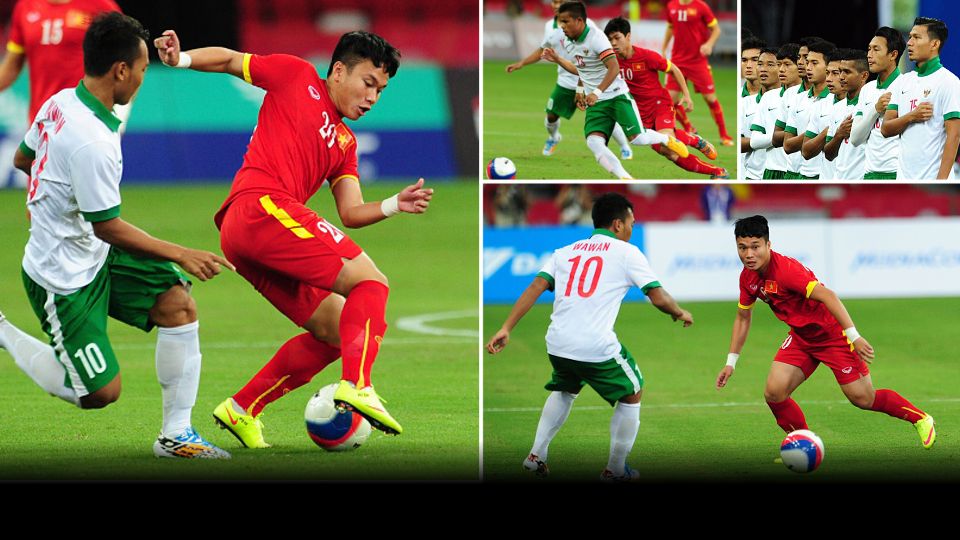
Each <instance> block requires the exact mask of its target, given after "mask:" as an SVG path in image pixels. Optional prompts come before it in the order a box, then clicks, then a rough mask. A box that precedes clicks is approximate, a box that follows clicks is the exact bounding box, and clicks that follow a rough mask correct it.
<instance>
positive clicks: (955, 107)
mask: <svg viewBox="0 0 960 540" xmlns="http://www.w3.org/2000/svg"><path fill="white" fill-rule="evenodd" d="M940 99H941V100H942V101H941V103H942V105H943V109H942V110H943V121H944V122H946V121H947V120H951V119H954V118H960V80H958V79H957V78H956V77H954V78H953V79H952V80H951V81H950V83H949V86H948V87H947V88H944V89H943V90H942V91H941V92H940Z"/></svg>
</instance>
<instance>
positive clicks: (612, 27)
mask: <svg viewBox="0 0 960 540" xmlns="http://www.w3.org/2000/svg"><path fill="white" fill-rule="evenodd" d="M614 32H620V33H621V34H623V35H627V34H629V33H630V21H628V20H626V19H624V18H623V17H615V18H613V19H610V22H608V23H607V26H605V27H604V28H603V33H604V34H606V35H608V36H609V35H610V34H612V33H614Z"/></svg>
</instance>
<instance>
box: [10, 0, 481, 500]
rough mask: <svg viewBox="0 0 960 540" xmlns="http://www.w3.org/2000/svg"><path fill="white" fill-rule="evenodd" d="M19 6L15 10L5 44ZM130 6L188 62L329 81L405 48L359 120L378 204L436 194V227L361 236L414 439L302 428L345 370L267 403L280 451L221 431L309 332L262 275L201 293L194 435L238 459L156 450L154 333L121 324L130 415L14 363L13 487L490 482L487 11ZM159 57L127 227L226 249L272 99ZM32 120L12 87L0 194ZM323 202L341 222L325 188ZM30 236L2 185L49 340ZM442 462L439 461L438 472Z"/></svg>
mask: <svg viewBox="0 0 960 540" xmlns="http://www.w3.org/2000/svg"><path fill="white" fill-rule="evenodd" d="M13 4H14V2H12V1H10V0H0V28H2V30H0V32H2V35H3V38H4V39H6V37H7V35H8V32H9V30H8V28H7V23H8V18H9V15H10V12H11V10H12V7H13ZM119 4H120V6H121V7H122V8H123V9H124V10H125V11H126V12H127V13H128V14H131V15H133V16H135V17H137V18H139V19H140V20H141V21H142V22H143V23H144V25H145V26H146V27H148V28H149V30H150V31H151V34H152V35H153V36H156V35H159V34H160V33H162V32H163V30H165V29H167V28H174V29H176V30H177V31H178V33H179V34H180V36H181V39H182V43H183V45H184V48H187V49H189V48H194V47H199V46H205V45H224V46H228V47H234V48H238V49H240V50H245V51H250V52H255V53H270V52H285V53H292V54H296V55H301V56H303V57H305V58H308V59H311V60H312V61H313V62H314V63H315V64H316V65H317V68H318V70H320V72H321V74H325V73H326V62H327V61H328V59H329V55H330V54H331V52H332V49H333V46H334V45H335V43H336V41H337V38H338V37H339V36H340V35H341V34H342V33H343V32H345V31H349V30H353V29H357V28H361V29H367V30H370V31H373V32H377V33H380V34H382V35H384V36H385V37H386V38H387V39H388V41H390V42H391V43H392V44H393V45H395V46H396V47H398V48H399V49H400V51H401V53H402V55H403V58H402V62H401V67H400V70H399V71H398V74H397V76H396V77H395V78H394V79H393V80H391V81H390V85H389V88H388V89H387V90H386V91H385V92H384V94H383V97H382V99H381V100H380V101H379V102H378V104H377V106H376V107H374V109H373V110H372V111H371V112H370V113H369V114H368V115H367V116H365V117H364V119H363V120H361V121H359V122H356V123H354V124H351V128H352V129H354V130H355V131H356V133H357V135H358V142H359V147H360V152H361V158H360V167H361V176H362V181H363V184H364V197H365V198H366V200H380V199H383V198H386V197H389V196H390V195H392V194H393V193H396V192H397V191H398V190H399V189H401V188H402V187H403V186H405V185H408V184H410V183H413V182H414V181H416V178H417V177H419V176H424V177H425V178H426V180H427V185H428V186H432V187H434V188H436V194H435V196H434V200H433V203H432V205H431V207H430V211H429V212H428V213H427V214H425V215H423V216H409V215H401V216H397V217H395V218H393V219H391V220H388V221H386V222H384V223H380V224H377V225H376V226H373V227H368V228H365V229H359V230H349V231H347V232H348V234H350V236H351V237H352V238H354V239H355V240H356V241H357V243H358V244H359V245H360V246H362V247H363V248H364V250H365V251H366V252H367V253H369V254H370V256H371V257H372V258H373V259H374V260H375V261H376V263H377V265H378V267H379V268H380V269H381V270H382V271H383V272H384V274H386V275H387V276H388V277H389V279H390V284H391V295H390V301H389V304H388V308H387V322H388V325H389V328H390V329H389V331H388V333H387V334H386V336H385V339H384V342H383V344H382V349H381V354H380V356H379V358H378V362H377V366H376V368H375V369H374V377H375V378H376V381H377V389H378V391H379V392H380V393H381V395H383V396H384V397H385V398H386V399H388V400H389V401H390V410H391V412H392V413H393V414H394V415H395V416H396V417H397V418H398V419H399V420H400V421H401V422H403V424H404V427H405V432H404V434H403V435H402V436H401V437H397V438H387V437H386V436H383V435H382V434H379V433H375V434H374V435H373V436H371V438H370V440H369V441H368V442H367V443H366V445H365V446H364V447H363V448H361V449H360V450H358V451H356V452H348V453H345V454H329V453H326V452H323V451H321V450H320V449H318V448H317V447H316V446H314V445H313V443H312V442H311V441H310V439H309V438H308V437H307V435H306V433H305V430H304V426H303V408H304V406H305V404H306V402H307V400H308V398H309V396H310V395H311V394H312V393H313V392H314V391H315V390H316V389H317V388H319V387H320V386H322V385H325V384H329V383H332V382H335V381H336V380H337V379H338V378H339V375H340V367H339V364H334V365H333V366H331V367H330V368H328V369H327V370H325V371H324V372H323V373H321V374H320V375H318V376H317V377H315V378H314V380H313V381H312V382H311V383H310V384H307V385H305V386H304V387H302V388H300V389H297V390H296V391H294V392H293V394H292V395H290V396H286V397H285V398H284V399H281V400H279V401H278V402H276V403H274V404H272V405H271V406H270V407H269V408H268V409H267V411H266V414H265V417H266V420H265V424H266V431H265V436H266V439H267V441H268V442H270V443H272V444H273V445H274V448H273V449H271V450H268V451H265V452H262V451H245V450H243V449H240V448H238V444H237V443H236V441H235V440H234V439H233V437H231V436H230V435H229V434H228V433H227V432H225V431H221V430H218V429H216V428H215V427H214V426H213V423H212V420H211V418H210V412H211V411H212V410H213V408H214V407H215V406H216V405H217V404H218V403H219V402H220V401H222V400H223V399H224V397H225V396H228V395H230V394H232V393H233V392H235V391H236V390H237V389H239V387H240V386H241V385H242V384H243V383H244V382H245V381H246V380H247V379H248V378H249V377H250V376H252V375H253V374H254V373H255V372H256V371H257V370H258V369H259V368H260V367H261V366H262V365H263V364H264V363H265V362H266V361H267V360H268V359H269V358H270V357H271V355H272V354H273V353H274V352H275V351H276V349H277V348H278V347H279V346H280V345H281V344H282V343H283V342H284V341H285V340H286V339H289V338H290V337H292V336H293V335H295V334H296V333H297V332H298V330H297V329H296V328H295V327H294V326H293V325H292V324H291V323H290V322H289V321H288V320H287V319H285V318H284V317H283V316H282V315H280V314H279V313H278V312H276V310H275V309H274V308H273V307H271V306H270V305H269V304H268V303H267V302H266V301H265V300H264V299H263V298H262V297H261V296H260V295H259V294H257V293H256V291H255V290H254V289H253V288H252V287H251V286H250V285H249V284H248V283H247V282H246V281H245V280H243V279H242V278H241V277H239V276H237V275H236V274H233V273H230V272H226V273H224V274H222V275H220V276H219V277H218V278H217V279H215V280H213V281H211V282H208V283H195V286H194V288H193V295H194V296H195V297H196V298H197V303H198V310H199V315H200V320H201V350H202V351H203V353H204V358H203V375H202V379H201V385H200V392H199V396H198V401H197V405H196V407H195V409H194V415H193V421H194V425H195V426H196V427H197V429H198V431H199V432H200V433H201V434H202V435H203V436H205V437H206V438H208V439H210V440H211V441H213V442H214V443H216V444H218V445H220V446H222V447H223V448H225V449H227V450H229V451H231V452H232V453H233V457H234V459H233V460H232V461H231V462H228V463H213V464H210V463H207V464H205V465H203V466H196V465H197V464H195V463H179V462H178V463H170V462H169V461H167V460H164V461H163V462H160V461H159V460H156V459H155V458H154V457H153V455H152V453H151V451H150V445H151V444H152V442H153V440H154V438H155V437H156V434H157V431H156V430H157V428H158V426H159V424H160V391H159V387H158V385H157V382H156V375H155V372H154V360H153V354H154V353H153V349H154V343H155V337H154V336H153V335H144V334H143V333H142V332H140V331H137V330H134V329H131V328H129V327H126V326H124V325H122V324H119V323H117V322H116V321H111V322H110V324H109V332H110V336H111V341H112V343H113V345H114V347H115V349H116V351H117V354H118V357H119V359H120V365H121V371H122V373H123V386H124V391H123V396H122V397H121V399H120V401H119V402H118V403H117V404H115V405H112V406H110V407H108V408H106V409H104V410H101V411H94V412H91V411H81V410H78V409H74V408H71V407H68V406H66V405H65V404H63V403H61V402H60V401H59V400H56V399H52V398H49V397H48V396H45V395H44V394H43V392H42V391H40V390H39V389H38V388H37V387H36V386H35V385H33V384H32V383H31V382H30V381H29V380H28V379H27V378H26V376H24V375H23V373H21V372H20V371H19V369H17V368H16V367H15V366H14V364H13V362H12V361H11V360H10V357H9V356H8V355H7V354H6V353H5V352H0V407H2V408H3V409H4V411H5V414H6V416H7V418H8V420H7V421H5V422H4V423H3V426H2V427H0V479H5V480H38V479H45V480H50V479H71V480H104V479H107V480H117V479H120V480H128V479H147V480H156V479H170V478H178V479H205V480H211V479H231V478H241V479H262V480H275V479H286V480H298V481H299V480H331V479H333V480H356V479H367V480H374V479H407V480H424V479H448V480H475V479H476V478H477V476H478V462H479V448H478V446H479V444H478V443H479V427H478V423H479V418H478V414H477V410H478V407H477V403H478V401H479V395H478V370H477V363H476V359H477V352H476V343H477V337H478V336H477V322H478V321H477V316H478V315H477V305H478V304H479V292H478V290H477V287H476V286H475V284H476V283H477V282H478V273H477V265H476V264H469V265H466V266H464V265H463V264H461V263H459V262H458V261H464V260H470V261H476V258H477V253H478V238H477V234H476V224H477V222H478V215H479V211H478V208H479V201H478V199H479V197H478V186H477V180H476V163H477V148H478V139H477V131H476V130H477V128H476V121H475V118H476V113H477V108H478V104H479V102H478V99H477V95H478V92H479V82H478V80H479V74H478V70H477V62H478V56H479V43H478V39H477V36H478V35H479V22H478V16H477V14H478V13H479V6H478V5H477V3H476V2H475V1H472V2H450V3H440V4H435V3H432V2H429V1H427V0H390V1H375V2H365V1H360V0H336V1H331V0H298V1H286V0H259V1H253V0H242V1H236V2H230V1H216V2H214V1H208V0H197V1H194V2H189V3H188V2H171V3H164V4H162V5H161V4H159V3H154V2H136V1H124V0H120V1H119ZM4 42H5V41H4ZM151 49H152V48H151ZM151 59H152V60H153V61H154V64H153V65H152V66H151V68H150V69H149V70H148V71H147V74H146V78H145V82H144V85H143V87H142V88H141V91H140V93H139V95H138V97H137V99H136V101H135V103H134V105H133V111H132V116H131V119H130V123H129V129H128V130H127V132H126V134H125V135H124V136H123V140H122V144H123V151H124V158H125V159H124V178H123V184H122V185H123V188H122V195H123V217H124V219H126V220H128V221H130V222H132V223H134V224H136V225H137V226H139V227H141V228H143V229H144V230H146V231H147V232H149V233H151V234H153V235H155V236H158V237H160V238H164V239H167V240H170V241H173V242H177V243H180V244H182V245H187V246H190V247H194V248H199V249H207V250H211V251H215V252H219V239H218V235H217V230H216V228H215V227H214V225H213V221H212V218H213V214H214V212H215V211H216V209H217V208H218V207H219V206H220V204H221V203H222V201H223V199H224V198H225V197H226V195H227V193H228V191H229V187H230V182H231V180H232V178H233V175H234V173H235V171H236V169H237V168H239V166H240V164H241V163H242V159H243V154H244V152H245V149H246V144H247V141H248V140H249V137H250V134H251V132H252V130H253V128H254V125H255V124H256V120H257V110H258V107H259V103H260V100H261V99H262V95H263V93H262V91H260V90H259V89H257V88H255V87H252V86H249V85H246V84H245V83H243V82H242V81H240V80H238V79H235V78H233V77H230V76H227V75H215V74H202V73H195V72H189V71H186V70H177V69H172V68H168V67H165V66H162V65H160V64H159V63H157V60H156V54H155V52H153V51H151ZM78 61H79V59H78ZM26 110H27V93H26V73H24V74H21V76H20V78H19V80H18V81H17V83H16V86H15V87H14V88H13V89H12V91H6V92H3V93H0V126H2V127H0V132H2V133H4V135H3V143H2V146H3V151H2V152H0V154H2V155H0V184H9V181H10V177H11V175H10V163H11V161H12V152H13V149H14V148H15V147H16V146H17V145H18V144H19V141H20V140H21V139H22V136H23V132H24V131H25V126H26V124H27V120H26ZM464 175H470V176H472V178H468V177H464ZM310 206H311V207H312V208H315V209H316V210H317V211H318V213H320V214H321V215H325V216H326V217H327V218H328V219H330V221H331V222H332V223H334V224H339V219H338V218H337V217H336V210H335V207H334V203H333V200H332V197H330V196H329V194H328V193H327V190H326V189H325V188H322V189H321V190H320V192H319V193H318V195H317V197H315V198H314V199H313V200H312V201H311V202H310ZM27 230H28V222H27V221H26V219H25V207H24V192H23V191H22V189H0V246H2V247H3V248H4V249H3V250H0V310H2V311H3V313H4V314H5V315H6V316H7V317H8V318H9V319H10V320H11V321H12V322H14V323H15V324H17V325H18V326H20V327H21V328H23V329H24V330H25V331H27V332H29V333H31V334H33V335H35V336H38V337H41V338H43V339H45V338H44V337H43V336H42V333H41V332H40V327H39V324H38V321H37V319H36V316H35V315H34V314H33V313H32V312H31V310H30V308H29V305H28V303H27V301H26V296H25V294H24V292H23V285H22V283H21V278H20V260H21V258H22V255H23V246H24V244H25V243H26V240H27V235H28V231H27ZM412 260H416V261H417V264H416V265H413V264H411V261H412ZM464 283H467V284H469V285H470V286H467V287H465V286H464ZM424 459H428V460H429V461H430V464H431V465H430V467H423V465H422V464H423V460H424Z"/></svg>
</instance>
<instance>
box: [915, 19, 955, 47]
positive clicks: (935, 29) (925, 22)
mask: <svg viewBox="0 0 960 540" xmlns="http://www.w3.org/2000/svg"><path fill="white" fill-rule="evenodd" d="M913 25H914V26H926V27H927V34H929V35H930V37H931V38H933V39H939V40H940V50H941V51H942V50H943V46H944V45H946V43H947V24H946V23H945V22H943V21H941V20H940V19H934V18H932V17H917V18H916V19H914V20H913Z"/></svg>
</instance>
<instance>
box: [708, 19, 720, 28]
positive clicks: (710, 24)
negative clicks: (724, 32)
mask: <svg viewBox="0 0 960 540" xmlns="http://www.w3.org/2000/svg"><path fill="white" fill-rule="evenodd" d="M718 24H720V23H718V22H717V19H716V18H714V19H713V20H712V21H710V22H708V23H707V28H710V27H711V26H716V25H718Z"/></svg>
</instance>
